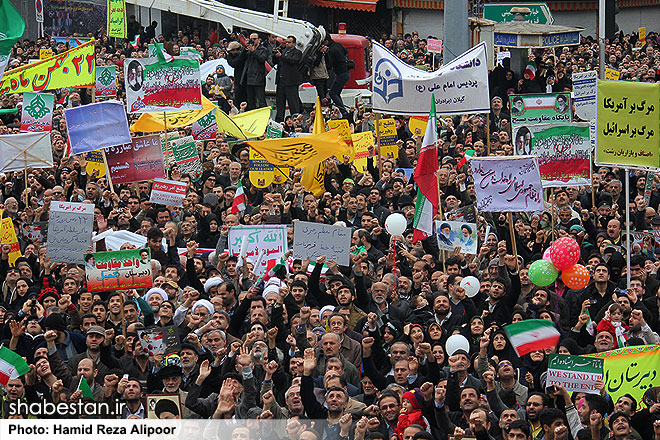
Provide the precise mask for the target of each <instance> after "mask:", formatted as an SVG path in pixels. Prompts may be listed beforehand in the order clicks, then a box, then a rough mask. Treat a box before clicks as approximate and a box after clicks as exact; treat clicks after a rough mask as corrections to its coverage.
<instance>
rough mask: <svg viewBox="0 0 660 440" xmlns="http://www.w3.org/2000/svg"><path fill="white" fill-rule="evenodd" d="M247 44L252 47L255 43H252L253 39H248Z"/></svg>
mask: <svg viewBox="0 0 660 440" xmlns="http://www.w3.org/2000/svg"><path fill="white" fill-rule="evenodd" d="M248 44H250V45H252V46H254V45H255V44H256V41H254V38H250V39H249V40H248Z"/></svg>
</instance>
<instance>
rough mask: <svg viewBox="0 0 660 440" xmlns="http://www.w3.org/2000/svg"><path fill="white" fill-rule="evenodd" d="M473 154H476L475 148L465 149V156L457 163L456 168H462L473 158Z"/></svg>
mask: <svg viewBox="0 0 660 440" xmlns="http://www.w3.org/2000/svg"><path fill="white" fill-rule="evenodd" d="M472 156H474V150H465V154H464V155H463V158H462V159H461V160H460V161H459V162H458V163H457V164H456V168H460V167H462V166H463V165H465V164H466V163H468V162H469V161H470V159H472Z"/></svg>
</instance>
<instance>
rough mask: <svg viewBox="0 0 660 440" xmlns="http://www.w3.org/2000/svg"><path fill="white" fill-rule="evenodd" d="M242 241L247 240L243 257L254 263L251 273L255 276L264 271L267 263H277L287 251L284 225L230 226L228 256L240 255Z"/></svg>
mask: <svg viewBox="0 0 660 440" xmlns="http://www.w3.org/2000/svg"><path fill="white" fill-rule="evenodd" d="M244 239H245V240H247V243H246V248H245V250H246V253H245V256H246V258H248V259H249V260H251V261H255V262H256V263H255V266H254V269H253V272H254V273H255V274H256V275H257V276H259V275H261V274H262V273H264V272H265V271H266V268H267V267H268V262H269V261H271V260H276V261H279V259H280V258H281V257H284V254H286V252H287V250H288V241H287V226H286V225H263V226H262V225H256V226H249V225H239V226H232V227H231V228H230V229H229V235H228V237H227V244H228V247H229V254H230V255H239V254H240V253H241V245H242V244H243V240H244Z"/></svg>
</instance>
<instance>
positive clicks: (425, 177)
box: [413, 94, 439, 243]
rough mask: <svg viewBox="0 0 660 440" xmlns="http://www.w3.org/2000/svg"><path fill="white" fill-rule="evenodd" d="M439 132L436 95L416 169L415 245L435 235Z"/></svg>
mask: <svg viewBox="0 0 660 440" xmlns="http://www.w3.org/2000/svg"><path fill="white" fill-rule="evenodd" d="M437 172H438V132H437V128H436V118H435V95H434V94H433V95H431V113H430V114H429V120H428V122H427V123H426V133H424V140H423V141H422V150H421V151H420V153H419V159H418V160H417V167H416V168H415V183H416V184H417V186H418V187H419V191H417V200H416V201H415V218H414V220H413V228H414V231H413V243H417V242H418V241H420V240H423V239H425V238H427V237H429V236H430V235H431V234H433V217H434V216H435V215H436V214H437V213H438V202H439V200H438V178H437V177H436V173H437Z"/></svg>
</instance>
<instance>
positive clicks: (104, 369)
mask: <svg viewBox="0 0 660 440" xmlns="http://www.w3.org/2000/svg"><path fill="white" fill-rule="evenodd" d="M112 335H114V332H113V331H112V330H104V329H103V327H100V326H98V325H93V326H91V327H90V328H89V329H88V330H87V332H86V333H85V341H86V343H87V350H86V351H85V352H83V353H80V354H78V355H76V356H74V357H72V358H71V359H69V362H68V364H69V369H70V370H71V373H72V374H73V372H75V371H76V368H77V366H78V364H79V362H80V360H81V359H85V358H89V359H92V360H93V361H94V364H95V368H98V381H99V382H101V383H102V382H103V378H104V377H105V375H106V374H108V372H109V370H110V369H112V368H117V367H119V361H118V360H117V359H116V358H115V357H113V356H112V354H111V352H110V341H111V340H112ZM106 340H107V341H108V343H107V344H106V343H105V341H106ZM53 345H54V344H53ZM50 352H51V350H50V348H49V350H48V353H49V354H50Z"/></svg>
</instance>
